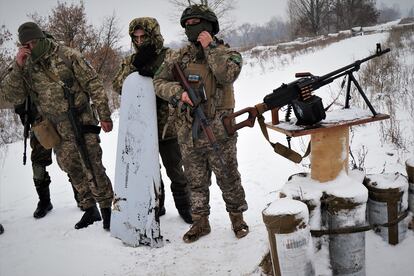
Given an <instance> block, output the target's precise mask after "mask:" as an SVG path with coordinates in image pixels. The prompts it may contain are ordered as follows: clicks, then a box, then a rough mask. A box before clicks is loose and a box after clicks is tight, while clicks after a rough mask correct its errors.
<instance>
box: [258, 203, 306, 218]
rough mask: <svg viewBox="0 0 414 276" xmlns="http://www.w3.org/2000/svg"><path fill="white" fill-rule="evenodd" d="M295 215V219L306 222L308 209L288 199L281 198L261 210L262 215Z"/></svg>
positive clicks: (304, 205)
mask: <svg viewBox="0 0 414 276" xmlns="http://www.w3.org/2000/svg"><path fill="white" fill-rule="evenodd" d="M287 214H288V215H296V216H295V217H296V218H302V219H303V220H304V221H308V217H309V215H308V207H306V204H305V203H303V202H301V201H299V200H293V199H289V198H281V199H278V200H275V201H273V202H272V203H271V204H270V205H269V206H268V207H266V209H264V210H263V215H266V216H279V215H287Z"/></svg>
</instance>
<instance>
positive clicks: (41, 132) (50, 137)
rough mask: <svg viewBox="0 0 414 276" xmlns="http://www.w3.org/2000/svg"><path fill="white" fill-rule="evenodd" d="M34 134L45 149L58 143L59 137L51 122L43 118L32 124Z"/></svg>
mask: <svg viewBox="0 0 414 276" xmlns="http://www.w3.org/2000/svg"><path fill="white" fill-rule="evenodd" d="M32 130H33V133H34V135H35V136H36V138H37V140H38V141H39V143H40V144H41V145H42V146H43V147H44V148H45V149H51V148H54V147H56V146H57V145H59V144H60V141H61V138H60V136H59V134H58V133H57V131H56V129H55V127H54V126H53V124H52V123H51V122H50V121H49V120H48V119H44V120H43V121H41V122H38V123H36V124H35V125H34V126H32Z"/></svg>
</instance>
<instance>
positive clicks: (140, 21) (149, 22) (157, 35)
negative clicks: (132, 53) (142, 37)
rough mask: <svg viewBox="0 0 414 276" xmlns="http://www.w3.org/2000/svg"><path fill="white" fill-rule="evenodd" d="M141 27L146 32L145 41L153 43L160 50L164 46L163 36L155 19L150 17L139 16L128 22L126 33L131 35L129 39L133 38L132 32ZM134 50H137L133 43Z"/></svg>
mask: <svg viewBox="0 0 414 276" xmlns="http://www.w3.org/2000/svg"><path fill="white" fill-rule="evenodd" d="M137 28H140V29H143V30H144V32H145V34H146V36H147V37H146V41H145V42H149V43H151V44H154V45H155V47H156V48H157V49H158V51H160V50H161V49H162V48H163V46H164V38H163V37H162V35H161V31H160V25H159V24H158V21H157V19H155V18H152V17H140V18H135V19H133V20H132V21H131V22H130V23H129V28H128V33H129V36H130V37H131V40H132V39H133V38H134V37H133V36H134V35H133V33H134V31H135V30H136V29H137ZM132 44H133V45H134V48H135V50H137V47H136V45H135V44H134V43H132Z"/></svg>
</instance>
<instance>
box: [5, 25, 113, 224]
mask: <svg viewBox="0 0 414 276" xmlns="http://www.w3.org/2000/svg"><path fill="white" fill-rule="evenodd" d="M18 33H19V41H20V43H21V45H22V46H21V47H19V49H18V52H17V55H16V58H15V62H14V63H13V65H12V66H11V67H10V69H9V72H8V74H7V75H6V77H5V78H4V80H3V81H2V83H1V85H2V91H3V95H2V96H3V97H4V98H5V100H6V102H10V103H12V104H14V105H17V104H21V103H22V102H24V100H25V99H26V97H27V96H28V95H30V97H31V99H32V100H33V103H34V105H35V106H36V109H37V110H38V112H39V115H40V117H39V119H38V120H36V122H34V125H33V129H34V132H35V134H36V138H37V139H38V140H39V142H40V143H41V144H42V146H44V147H45V148H51V147H53V149H54V152H55V154H56V158H57V162H58V165H59V167H60V168H61V169H62V170H63V171H65V172H66V173H67V174H68V175H70V177H71V181H72V184H73V185H74V186H75V188H76V190H77V191H78V192H79V197H80V199H81V202H80V206H81V208H82V209H83V210H84V211H85V213H84V214H83V216H82V218H81V219H80V220H79V221H78V222H77V223H76V224H75V228H76V229H80V228H84V227H87V226H88V225H90V224H92V223H94V222H95V221H100V220H101V219H102V218H103V227H104V229H106V230H109V227H110V218H111V204H112V200H113V191H112V185H111V182H110V180H109V178H108V176H107V175H106V173H105V168H104V166H103V164H102V149H101V147H100V145H99V143H100V140H99V136H98V133H99V130H100V128H99V127H97V123H98V120H97V119H96V118H95V116H94V113H93V112H92V109H91V105H90V103H89V99H92V101H93V103H94V105H95V107H96V110H97V113H98V115H99V120H100V123H101V127H102V129H103V130H104V131H105V132H109V131H111V130H112V120H111V111H110V109H109V106H108V99H107V97H106V94H105V92H104V89H103V85H102V82H101V81H100V80H99V79H98V77H97V74H96V72H95V70H94V69H93V68H92V67H91V66H90V65H89V63H88V62H87V61H85V59H84V58H83V57H82V55H81V54H80V53H79V52H78V51H76V50H74V49H71V48H68V47H66V46H63V45H59V44H57V43H56V42H55V41H53V40H51V39H48V38H46V37H45V35H44V33H43V32H42V31H41V30H40V28H39V26H38V25H37V24H35V23H33V22H26V23H24V24H22V25H21V26H20V27H19V30H18ZM70 107H72V108H71V109H69V108H70ZM74 109H76V114H74V113H75V112H69V111H73V110H74ZM82 140H83V141H84V143H80V141H82ZM95 202H98V203H99V205H100V208H101V214H102V218H101V214H100V213H99V210H98V209H97V207H96V203H95Z"/></svg>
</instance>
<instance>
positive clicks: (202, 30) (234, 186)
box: [154, 5, 249, 243]
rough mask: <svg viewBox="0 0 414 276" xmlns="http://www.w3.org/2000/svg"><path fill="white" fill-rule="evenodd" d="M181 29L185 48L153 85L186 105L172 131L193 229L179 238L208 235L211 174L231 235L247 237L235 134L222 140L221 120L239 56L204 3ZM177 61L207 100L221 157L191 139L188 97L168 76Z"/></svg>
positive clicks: (228, 107) (230, 105)
mask: <svg viewBox="0 0 414 276" xmlns="http://www.w3.org/2000/svg"><path fill="white" fill-rule="evenodd" d="M181 26H182V27H183V28H185V33H186V35H187V37H188V40H189V41H190V44H189V45H187V46H185V47H184V48H181V49H180V50H178V51H177V52H174V53H173V54H172V55H171V56H169V57H166V59H165V61H164V63H163V65H161V67H160V69H159V70H158V71H157V73H156V74H155V78H154V86H155V91H156V93H157V95H158V96H159V97H161V98H163V99H165V100H170V101H171V102H177V101H181V103H185V104H187V110H185V111H184V112H182V110H183V109H182V107H181V106H182V104H179V105H178V108H177V111H176V114H177V117H178V118H177V123H176V124H177V132H178V143H179V145H180V149H181V153H182V155H183V162H184V169H185V172H186V176H187V178H188V180H189V183H191V184H190V189H191V212H192V217H193V225H192V227H191V228H190V230H189V231H188V232H187V233H185V234H184V237H183V240H184V241H185V242H187V243H190V242H194V241H196V240H198V239H199V238H200V237H202V236H204V235H207V234H208V233H210V224H209V221H208V216H209V214H210V206H209V186H210V185H211V173H212V172H214V174H215V175H216V180H217V184H218V186H219V187H220V189H221V191H222V196H223V199H224V201H225V203H226V210H227V211H228V212H229V216H230V220H231V223H232V228H233V231H234V233H235V235H236V237H237V238H242V237H244V236H246V235H247V234H248V231H249V227H248V226H247V224H246V222H245V221H244V220H243V214H242V212H244V211H246V210H247V203H246V200H245V193H244V190H243V187H242V185H241V179H240V174H239V172H238V169H237V156H236V141H237V140H236V139H237V138H236V136H234V137H227V135H226V133H225V130H224V127H223V125H222V123H221V117H222V116H223V115H224V114H227V113H230V112H232V111H233V109H234V92H233V82H234V81H235V80H236V79H237V77H238V75H239V73H240V70H241V67H242V58H241V55H240V54H239V53H238V52H236V51H233V50H231V49H230V48H229V46H228V45H225V44H224V43H223V41H222V40H219V39H217V38H216V37H215V36H214V35H215V34H217V33H218V31H219V24H218V20H217V17H216V15H215V14H214V12H213V11H211V10H210V9H209V8H208V7H206V6H203V5H191V6H189V7H187V8H186V9H185V10H184V12H183V14H182V16H181ZM174 63H177V64H178V65H179V67H180V68H181V70H182V71H183V72H184V74H185V76H186V77H187V78H188V79H189V83H190V84H191V85H192V86H193V88H194V89H195V90H200V88H202V87H203V86H204V91H205V95H206V98H207V99H206V102H205V103H204V104H203V109H204V112H205V115H206V116H207V118H208V119H209V121H210V125H211V127H212V130H213V132H214V134H215V136H216V138H217V140H218V144H219V149H220V156H221V158H222V161H224V164H225V167H224V166H222V163H221V161H220V157H219V156H218V155H217V152H215V151H214V150H213V148H212V146H211V145H210V144H209V141H208V139H207V137H206V136H205V135H204V133H202V132H201V133H200V134H199V136H198V139H193V136H192V123H193V118H192V117H191V108H189V107H188V105H192V102H191V100H190V99H189V97H188V93H187V92H186V91H184V89H183V88H182V87H181V86H180V85H179V83H177V82H176V80H175V79H174V77H173V74H172V67H173V64H174Z"/></svg>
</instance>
